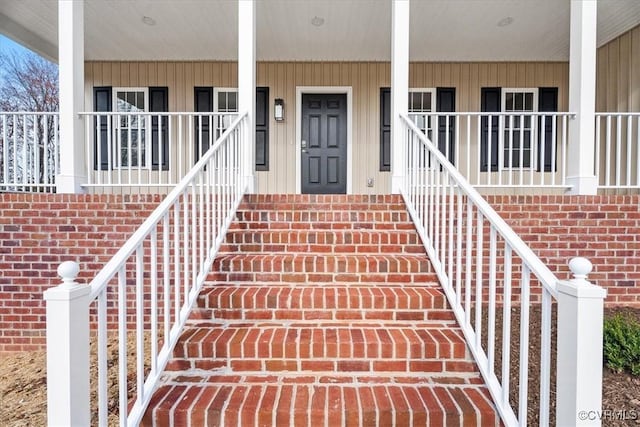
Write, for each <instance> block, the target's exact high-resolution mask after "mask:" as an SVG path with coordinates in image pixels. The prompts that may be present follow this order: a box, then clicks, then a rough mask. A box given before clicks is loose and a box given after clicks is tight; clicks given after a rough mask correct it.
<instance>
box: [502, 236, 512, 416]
mask: <svg viewBox="0 0 640 427" xmlns="http://www.w3.org/2000/svg"><path fill="white" fill-rule="evenodd" d="M511 262H512V252H511V246H509V244H508V243H507V242H505V244H504V291H503V304H502V376H501V380H502V404H503V405H505V406H510V405H509V377H510V376H511Z"/></svg>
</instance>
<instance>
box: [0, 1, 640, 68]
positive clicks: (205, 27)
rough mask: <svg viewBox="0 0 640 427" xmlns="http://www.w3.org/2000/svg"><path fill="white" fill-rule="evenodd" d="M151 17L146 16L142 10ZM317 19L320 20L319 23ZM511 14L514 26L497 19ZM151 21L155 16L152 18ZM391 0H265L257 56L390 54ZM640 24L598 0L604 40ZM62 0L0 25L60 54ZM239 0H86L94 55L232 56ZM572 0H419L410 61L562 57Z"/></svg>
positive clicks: (13, 10)
mask: <svg viewBox="0 0 640 427" xmlns="http://www.w3.org/2000/svg"><path fill="white" fill-rule="evenodd" d="M145 16H146V17H148V18H150V19H151V23H152V24H153V25H148V24H145V23H143V17H145ZM315 17H317V18H318V19H316V21H317V22H316V23H320V22H321V21H323V22H322V24H321V25H319V26H315V25H313V23H312V21H313V20H314V18H315ZM505 19H507V20H509V19H510V20H511V21H512V22H511V23H510V24H509V25H506V26H501V25H499V23H500V22H501V21H502V22H505ZM146 20H147V21H149V19H146ZM390 21H391V7H390V1H389V0H317V1H312V0H268V1H267V0H259V1H258V2H257V56H258V59H259V60H275V61H281V60H296V61H300V60H313V61H322V60H370V61H388V60H389V58H390V56H391V52H390V50H391V49H390V45H391V42H390V40H391V38H390V31H391V24H390ZM639 23H640V1H638V0H600V1H599V2H598V34H597V36H598V45H599V46H600V45H602V44H604V43H606V42H608V41H610V40H611V39H613V38H615V37H617V36H618V35H620V34H621V33H623V32H625V31H627V30H629V29H631V28H633V27H634V26H636V25H638V24H639ZM57 26H58V25H57V1H52V0H2V1H1V2H0V32H3V33H5V34H6V35H7V36H9V37H11V38H13V39H15V40H17V41H18V42H20V43H22V44H25V45H27V46H28V47H31V48H32V49H34V50H36V51H38V52H40V53H42V54H44V55H45V56H47V57H49V58H52V59H55V58H56V57H57V43H58V42H57ZM236 33H237V4H236V1H235V0H217V1H213V0H212V1H202V0H174V1H169V0H130V1H120V0H118V1H104V0H87V1H86V7H85V52H86V58H87V59H88V60H235V59H236V57H237V52H236V50H237V34H236ZM568 56H569V0H414V1H412V3H411V60H412V61H472V60H473V61H519V60H545V61H564V60H567V59H568Z"/></svg>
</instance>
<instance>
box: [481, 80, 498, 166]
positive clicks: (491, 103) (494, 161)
mask: <svg viewBox="0 0 640 427" xmlns="http://www.w3.org/2000/svg"><path fill="white" fill-rule="evenodd" d="M501 95H502V89H501V88H499V87H483V88H482V89H481V92H480V98H481V99H480V109H481V111H482V112H487V113H494V112H499V111H500V110H501V105H502V100H501V99H500V98H501ZM480 120H481V123H480V127H481V132H480V133H481V136H480V138H481V139H480V170H481V171H482V172H487V170H488V169H489V168H488V160H489V159H488V157H489V156H488V154H489V153H488V149H489V142H491V153H490V154H491V171H497V170H498V148H499V147H498V145H499V141H500V138H499V137H498V136H499V133H498V132H499V124H500V119H499V117H498V116H497V115H492V116H491V129H489V116H488V115H487V116H482V117H481V119H480Z"/></svg>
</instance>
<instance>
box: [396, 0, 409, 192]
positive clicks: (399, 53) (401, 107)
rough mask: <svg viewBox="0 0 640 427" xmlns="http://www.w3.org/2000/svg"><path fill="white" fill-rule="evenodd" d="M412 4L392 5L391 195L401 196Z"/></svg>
mask: <svg viewBox="0 0 640 427" xmlns="http://www.w3.org/2000/svg"><path fill="white" fill-rule="evenodd" d="M409 12H410V3H409V0H392V2H391V191H392V192H393V193H395V194H398V193H400V191H401V189H402V187H403V186H404V182H405V177H406V174H407V171H406V147H405V143H404V133H403V131H402V129H403V128H402V121H401V120H400V114H407V112H408V111H409V106H408V103H409V15H410V13H409Z"/></svg>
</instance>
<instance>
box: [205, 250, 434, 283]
mask: <svg viewBox="0 0 640 427" xmlns="http://www.w3.org/2000/svg"><path fill="white" fill-rule="evenodd" d="M212 271H214V272H216V271H217V272H244V273H256V272H271V273H327V274H328V275H332V276H335V277H333V280H332V281H334V282H340V281H341V279H340V278H339V276H340V275H341V274H345V275H362V277H365V276H366V275H372V274H385V275H386V274H392V273H399V274H403V275H406V276H407V277H409V278H410V277H411V274H412V273H430V272H432V271H433V270H432V268H431V263H430V262H429V258H428V257H427V255H426V254H402V255H399V254H375V255H369V254H367V255H356V254H340V255H336V254H320V253H311V254H307V253H286V254H264V253H241V254H238V253H231V254H221V255H219V256H218V257H217V258H216V259H215V261H214V263H213V267H212ZM309 279H310V280H309V281H311V282H314V280H313V279H311V278H309ZM283 281H284V282H288V280H283Z"/></svg>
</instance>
